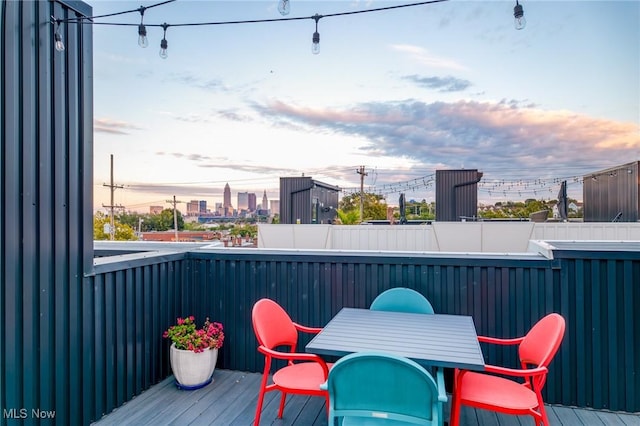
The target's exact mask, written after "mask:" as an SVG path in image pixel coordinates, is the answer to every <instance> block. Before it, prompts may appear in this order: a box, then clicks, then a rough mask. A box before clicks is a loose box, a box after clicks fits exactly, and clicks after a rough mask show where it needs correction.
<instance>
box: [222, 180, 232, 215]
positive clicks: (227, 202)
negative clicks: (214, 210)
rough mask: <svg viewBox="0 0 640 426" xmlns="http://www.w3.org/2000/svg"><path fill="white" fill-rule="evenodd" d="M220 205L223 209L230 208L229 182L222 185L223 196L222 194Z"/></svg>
mask: <svg viewBox="0 0 640 426" xmlns="http://www.w3.org/2000/svg"><path fill="white" fill-rule="evenodd" d="M222 207H223V208H224V209H225V211H226V209H232V206H231V187H229V184H226V185H225V186H224V196H223V203H222Z"/></svg>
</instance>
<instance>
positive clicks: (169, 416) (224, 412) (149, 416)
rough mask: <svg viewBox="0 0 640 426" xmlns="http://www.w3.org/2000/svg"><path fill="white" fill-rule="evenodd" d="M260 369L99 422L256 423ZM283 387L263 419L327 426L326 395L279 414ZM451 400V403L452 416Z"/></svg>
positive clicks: (616, 420)
mask: <svg viewBox="0 0 640 426" xmlns="http://www.w3.org/2000/svg"><path fill="white" fill-rule="evenodd" d="M261 378H262V374H260V373H246V372H239V371H231V370H220V369H216V372H215V373H214V382H213V383H212V384H210V385H209V386H206V387H205V388H203V389H198V390H195V391H183V390H179V389H177V388H176V386H175V385H174V383H173V377H169V378H167V379H165V380H163V381H162V382H160V383H159V384H157V385H156V386H153V387H152V388H150V389H149V390H147V391H145V392H143V393H142V394H141V395H139V396H137V397H135V398H134V399H132V400H131V401H129V402H128V403H126V404H124V405H123V406H122V407H120V408H118V409H117V410H115V411H113V412H112V413H111V414H109V415H107V416H105V417H103V418H102V419H101V420H100V421H98V422H96V423H94V425H96V426H111V425H136V426H145V425H149V426H151V425H157V424H165V425H166V424H175V425H181V426H182V425H189V424H190V425H193V426H196V425H214V426H228V425H234V426H240V425H242V426H248V425H251V424H253V418H254V414H255V407H256V402H257V398H258V391H259V387H260V380H261ZM279 403H280V393H279V392H269V393H267V394H266V395H265V401H264V404H263V410H262V416H261V422H260V424H261V425H262V426H266V425H276V426H327V417H326V410H325V404H324V399H323V398H322V397H309V396H304V395H290V396H289V397H288V398H287V405H286V406H285V411H284V418H283V419H277V418H276V416H277V412H278V405H279ZM449 407H450V403H448V404H447V406H446V408H445V419H448V418H449V410H450V408H449ZM547 414H548V416H549V421H550V424H551V425H554V426H555V425H557V426H583V425H603V424H605V425H613V426H617V425H619V426H640V414H637V413H618V412H610V411H597V410H592V409H579V408H575V407H563V406H556V405H553V406H547ZM489 424H490V425H498V426H516V425H518V426H519V425H525V426H530V425H532V424H533V422H532V420H531V418H528V417H527V416H509V415H506V414H499V413H494V412H491V411H487V410H476V409H473V408H470V407H464V406H463V407H462V416H461V419H460V425H461V426H484V425H489Z"/></svg>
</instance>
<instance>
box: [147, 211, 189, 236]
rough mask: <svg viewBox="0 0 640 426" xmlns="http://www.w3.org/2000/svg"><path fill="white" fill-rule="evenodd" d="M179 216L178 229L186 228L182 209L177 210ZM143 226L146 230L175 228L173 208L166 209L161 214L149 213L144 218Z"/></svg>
mask: <svg viewBox="0 0 640 426" xmlns="http://www.w3.org/2000/svg"><path fill="white" fill-rule="evenodd" d="M176 213H177V216H178V231H180V230H183V229H184V219H183V218H182V213H180V210H177V211H176ZM143 227H144V230H145V231H168V230H170V229H173V209H164V210H162V212H161V213H160V214H152V215H148V216H147V217H146V218H144V222H143Z"/></svg>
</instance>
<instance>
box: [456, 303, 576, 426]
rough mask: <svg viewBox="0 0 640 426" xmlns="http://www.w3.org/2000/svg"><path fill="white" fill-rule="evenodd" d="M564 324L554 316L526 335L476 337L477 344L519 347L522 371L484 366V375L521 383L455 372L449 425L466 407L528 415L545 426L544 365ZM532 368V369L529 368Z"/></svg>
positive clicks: (550, 316) (562, 334)
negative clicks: (501, 337)
mask: <svg viewBox="0 0 640 426" xmlns="http://www.w3.org/2000/svg"><path fill="white" fill-rule="evenodd" d="M564 329H565V322H564V318H562V317H561V316H560V315H558V314H555V313H553V314H549V315H547V316H545V317H544V318H542V319H541V320H540V321H538V322H537V323H536V324H535V325H534V326H533V327H532V328H531V330H529V332H528V333H527V335H526V336H524V337H518V338H515V339H497V338H492V337H484V336H478V340H479V341H480V342H485V343H493V344H498V345H519V347H518V355H519V358H520V364H521V365H522V369H512V368H505V367H498V366H494V365H486V366H485V372H487V373H493V374H499V375H501V376H511V377H517V378H520V379H522V380H523V382H522V383H520V382H518V381H514V380H510V379H508V378H504V377H498V376H495V375H492V374H485V373H477V372H472V371H467V370H459V371H458V370H456V374H455V379H454V391H453V404H452V408H451V425H452V426H458V424H459V423H460V407H461V406H462V405H468V406H471V407H476V408H482V409H485V410H492V411H497V412H500V413H506V414H514V415H530V416H532V417H533V419H534V422H535V424H536V425H539V424H540V423H542V424H543V425H546V426H548V425H549V418H548V417H547V413H546V411H545V409H544V402H543V401H542V388H543V387H544V384H545V381H546V379H547V371H548V370H547V366H548V365H549V363H550V362H551V360H552V359H553V357H554V356H555V354H556V352H557V351H558V348H559V347H560V343H561V342H562V338H563V336H564ZM531 366H533V368H529V367H531Z"/></svg>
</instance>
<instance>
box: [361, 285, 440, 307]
mask: <svg viewBox="0 0 640 426" xmlns="http://www.w3.org/2000/svg"><path fill="white" fill-rule="evenodd" d="M369 309H371V310H373V311H393V312H409V313H414V314H433V313H434V311H433V306H431V303H429V301H428V300H427V298H426V297H424V296H423V295H422V294H420V293H418V292H417V291H415V290H412V289H410V288H406V287H396V288H390V289H389V290H385V291H383V292H382V293H380V294H379V295H378V297H376V298H375V299H374V301H373V302H372V303H371V307H370V308H369Z"/></svg>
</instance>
